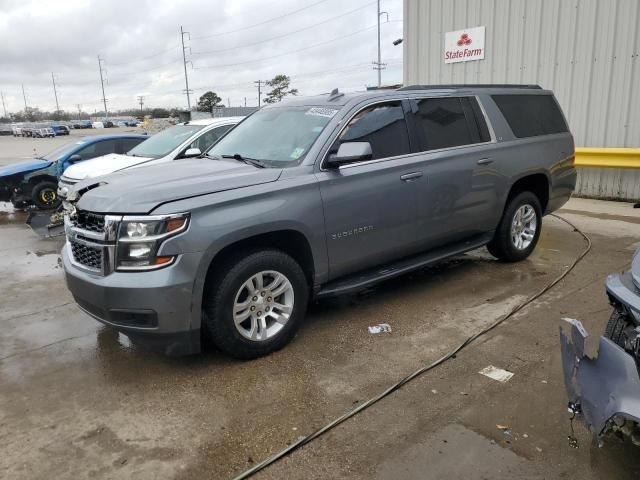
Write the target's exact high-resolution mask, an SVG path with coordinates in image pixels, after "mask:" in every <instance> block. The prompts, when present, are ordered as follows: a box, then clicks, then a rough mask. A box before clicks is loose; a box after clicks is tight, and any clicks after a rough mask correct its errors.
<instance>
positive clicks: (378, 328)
mask: <svg viewBox="0 0 640 480" xmlns="http://www.w3.org/2000/svg"><path fill="white" fill-rule="evenodd" d="M369 333H372V334H373V335H377V334H378V333H391V325H389V324H388V323H380V324H378V325H372V326H370V327H369Z"/></svg>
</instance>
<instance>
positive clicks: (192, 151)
mask: <svg viewBox="0 0 640 480" xmlns="http://www.w3.org/2000/svg"><path fill="white" fill-rule="evenodd" d="M200 155H202V152H201V151H200V149H199V148H187V150H186V151H185V152H184V153H183V154H182V156H183V157H184V158H191V157H199V156H200Z"/></svg>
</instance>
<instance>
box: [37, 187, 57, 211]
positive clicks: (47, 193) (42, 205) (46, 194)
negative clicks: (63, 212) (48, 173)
mask: <svg viewBox="0 0 640 480" xmlns="http://www.w3.org/2000/svg"><path fill="white" fill-rule="evenodd" d="M31 197H32V198H33V203H34V205H35V206H36V207H38V208H39V209H40V210H50V209H52V208H57V207H58V206H60V198H59V197H58V185H56V184H55V183H54V182H51V181H49V180H45V181H43V182H40V183H38V184H36V186H35V187H33V190H32V193H31Z"/></svg>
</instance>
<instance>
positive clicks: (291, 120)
mask: <svg viewBox="0 0 640 480" xmlns="http://www.w3.org/2000/svg"><path fill="white" fill-rule="evenodd" d="M337 112H338V109H334V108H325V107H275V108H266V109H264V110H258V111H257V112H256V113H254V114H253V115H251V116H250V117H249V118H247V119H246V120H244V121H243V122H242V123H240V124H239V125H238V126H237V127H236V128H234V129H233V130H231V131H230V132H229V133H227V134H226V135H225V136H224V137H222V139H221V140H220V141H219V142H218V143H216V144H215V145H214V146H213V147H211V149H209V151H208V152H207V154H208V155H210V156H214V155H218V156H233V155H240V156H242V157H245V158H252V159H257V160H262V161H263V163H264V164H265V165H266V166H268V167H278V168H282V167H290V166H293V165H298V164H299V163H300V162H301V161H302V160H303V159H304V157H305V155H306V154H307V152H308V151H309V149H310V148H311V145H313V143H314V142H315V141H316V139H317V138H318V136H319V135H320V133H321V132H322V130H324V127H325V126H326V125H327V123H329V121H330V120H331V118H332V117H333V116H334V115H335V114H336V113H337Z"/></svg>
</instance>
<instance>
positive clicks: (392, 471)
mask: <svg viewBox="0 0 640 480" xmlns="http://www.w3.org/2000/svg"><path fill="white" fill-rule="evenodd" d="M374 478H376V479H380V480H382V479H390V480H391V479H393V480H398V479H410V478H420V479H423V480H430V479H433V480H436V479H441V478H446V479H448V480H476V479H477V480H480V479H487V478H490V479H492V480H500V479H513V478H519V479H538V478H539V479H543V478H544V475H540V474H536V472H535V469H534V466H533V465H532V464H531V462H530V461H529V460H527V459H526V458H523V457H520V456H518V455H516V454H515V453H514V452H512V451H511V450H508V449H506V448H503V447H501V446H500V445H498V444H496V442H495V441H492V440H490V439H488V438H485V437H483V436H482V435H479V434H477V433H476V432H474V431H472V430H469V429H468V428H466V427H464V426H462V425H459V424H451V425H447V426H446V427H444V428H443V429H441V430H439V431H438V432H435V433H433V434H429V438H428V439H426V440H425V441H424V442H422V443H417V444H415V445H414V446H413V447H411V448H409V449H407V450H404V451H402V452H401V453H400V454H399V455H396V456H393V457H391V458H387V459H386V460H383V461H382V463H381V465H380V467H379V468H378V470H377V474H376V475H375V477H374Z"/></svg>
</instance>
